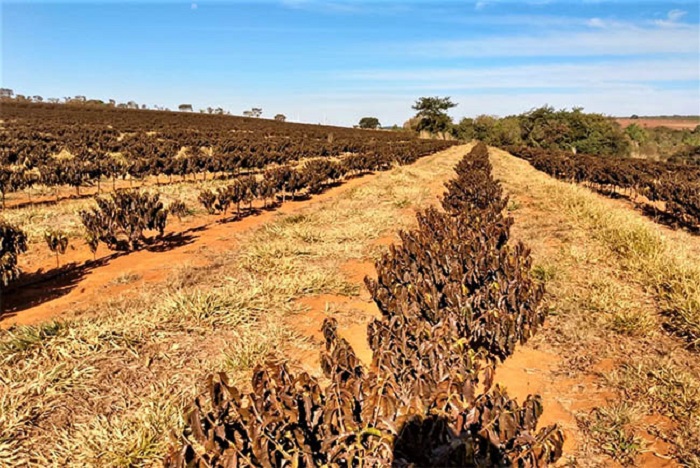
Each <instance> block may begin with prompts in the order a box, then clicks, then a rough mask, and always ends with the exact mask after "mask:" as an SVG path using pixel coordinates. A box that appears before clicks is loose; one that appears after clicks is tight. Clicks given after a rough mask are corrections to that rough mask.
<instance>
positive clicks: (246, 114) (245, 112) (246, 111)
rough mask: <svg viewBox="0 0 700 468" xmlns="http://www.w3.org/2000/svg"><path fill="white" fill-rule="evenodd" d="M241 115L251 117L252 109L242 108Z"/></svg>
mask: <svg viewBox="0 0 700 468" xmlns="http://www.w3.org/2000/svg"><path fill="white" fill-rule="evenodd" d="M243 117H253V111H250V110H244V111H243Z"/></svg>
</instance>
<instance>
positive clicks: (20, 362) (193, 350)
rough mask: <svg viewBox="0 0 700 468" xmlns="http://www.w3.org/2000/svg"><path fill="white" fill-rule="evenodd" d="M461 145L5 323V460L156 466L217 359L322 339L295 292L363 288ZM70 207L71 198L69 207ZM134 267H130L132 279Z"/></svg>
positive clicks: (0, 342) (237, 369)
mask: <svg viewBox="0 0 700 468" xmlns="http://www.w3.org/2000/svg"><path fill="white" fill-rule="evenodd" d="M464 152H465V149H464V148H455V149H452V150H450V151H448V152H444V153H442V154H440V155H438V156H432V157H429V158H425V159H423V160H421V161H419V162H418V163H416V164H415V165H413V166H410V167H402V168H397V169H395V170H393V171H390V172H387V173H382V174H380V175H378V176H377V177H376V178H374V179H372V180H370V181H368V182H367V183H365V184H364V185H362V186H358V187H356V188H354V189H352V190H346V191H344V192H342V193H341V194H340V195H339V196H337V197H336V198H334V199H330V200H327V201H326V202H323V203H319V204H316V205H311V206H310V207H308V208H307V209H305V210H303V211H302V212H300V213H296V214H290V215H278V216H277V218H276V219H275V220H274V221H273V222H271V223H269V224H267V225H264V226H263V227H262V228H260V229H257V230H255V231H249V232H245V233H241V234H237V235H236V239H235V242H232V245H236V246H237V250H235V251H229V252H226V253H224V254H220V255H218V256H217V257H216V259H215V261H212V263H210V264H209V265H206V266H198V267H194V266H191V265H182V266H180V268H178V269H176V270H174V271H173V273H172V274H171V277H170V278H169V279H168V281H166V282H165V284H164V285H149V284H138V283H136V284H134V283H130V284H132V287H133V288H134V289H135V290H136V292H135V294H132V295H130V296H129V298H127V299H110V300H106V301H105V302H104V303H102V304H99V305H95V306H94V307H92V308H91V310H89V311H84V312H83V313H82V314H77V315H76V318H73V319H70V320H64V321H61V322H58V323H56V324H45V325H40V326H35V327H22V328H15V329H12V330H10V331H5V332H0V434H1V435H0V460H3V463H4V464H6V465H9V466H41V467H45V466H61V467H64V466H100V467H102V466H147V465H151V464H153V463H157V462H158V461H159V460H160V459H161V458H162V457H163V455H164V453H165V450H166V449H167V447H168V445H169V443H170V442H171V440H172V439H171V437H172V436H173V434H176V433H177V432H179V431H180V430H181V428H182V425H183V414H184V411H185V408H186V405H187V404H189V403H190V402H191V401H192V399H193V397H194V395H195V394H197V393H199V392H201V391H202V390H203V388H202V385H203V384H204V378H205V376H206V374H208V373H209V372H211V371H217V370H225V371H227V372H230V373H231V374H232V377H233V378H234V380H237V381H240V382H242V381H244V380H245V377H246V376H247V375H248V373H249V372H250V367H251V366H253V365H254V364H256V363H258V362H261V361H262V360H264V359H266V357H267V356H268V355H270V354H271V355H272V356H273V357H276V358H289V356H293V355H294V353H295V352H297V351H300V350H301V351H303V350H305V349H309V346H308V343H307V340H306V338H305V337H304V336H300V334H299V333H298V331H296V330H294V329H291V328H289V327H288V326H287V325H285V323H287V322H288V321H285V320H284V319H285V317H289V316H291V315H292V314H295V313H301V309H300V308H299V307H298V306H296V305H295V304H296V303H295V300H296V299H298V298H300V297H303V296H306V295H315V294H343V295H355V294H357V293H358V291H359V286H358V285H357V284H350V283H348V282H347V280H346V279H345V277H344V275H343V274H342V272H341V270H340V267H341V265H342V264H344V263H345V262H347V261H348V260H351V259H359V258H361V257H363V256H364V255H366V254H367V252H368V251H369V250H371V244H372V241H374V240H375V239H376V238H378V237H380V236H381V235H383V234H385V233H386V232H387V231H393V230H395V229H397V228H400V227H405V226H407V225H409V224H411V223H413V222H414V221H413V215H412V214H411V213H410V212H408V210H406V208H407V207H418V206H422V205H425V204H426V203H427V202H429V201H431V199H430V190H428V189H426V187H427V186H430V185H431V184H436V183H439V182H437V181H438V180H439V179H442V180H445V179H447V178H448V177H450V176H451V168H452V167H453V165H454V164H456V162H457V161H458V160H459V158H460V157H461V156H462V155H463V154H464ZM64 205H66V206H68V205H70V202H67V203H64V204H61V205H60V206H64ZM131 280H133V278H128V275H126V276H125V278H124V281H127V282H128V281H131Z"/></svg>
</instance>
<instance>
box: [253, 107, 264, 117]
mask: <svg viewBox="0 0 700 468" xmlns="http://www.w3.org/2000/svg"><path fill="white" fill-rule="evenodd" d="M250 111H251V112H252V113H253V117H255V118H258V117H260V116H261V115H262V112H263V110H262V107H253V108H252V109H251V110H250Z"/></svg>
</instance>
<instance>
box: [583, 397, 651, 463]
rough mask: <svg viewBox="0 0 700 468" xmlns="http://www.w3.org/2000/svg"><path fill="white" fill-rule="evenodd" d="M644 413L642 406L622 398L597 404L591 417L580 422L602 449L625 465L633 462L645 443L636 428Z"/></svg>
mask: <svg viewBox="0 0 700 468" xmlns="http://www.w3.org/2000/svg"><path fill="white" fill-rule="evenodd" d="M641 415H642V411H641V409H640V408H638V407H636V406H633V405H630V404H629V403H627V402H625V401H622V402H616V403H610V404H609V405H606V406H603V407H600V408H596V409H595V410H594V411H593V412H592V414H591V415H590V417H587V418H585V419H582V422H581V424H582V425H584V426H585V427H586V429H587V430H588V431H589V432H590V433H591V434H592V436H593V439H594V440H595V441H596V442H597V444H598V446H599V447H600V450H601V451H603V452H605V453H606V454H608V455H610V457H612V458H613V459H614V460H616V461H618V462H620V463H622V464H624V465H627V466H632V465H634V461H635V458H636V457H637V456H638V455H639V454H640V453H641V452H642V450H643V449H644V446H645V444H644V441H643V440H642V438H641V437H639V436H638V435H636V434H635V430H634V428H633V427H634V426H635V425H636V424H638V423H639V421H640V419H641Z"/></svg>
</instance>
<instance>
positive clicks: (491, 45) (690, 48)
mask: <svg viewBox="0 0 700 468" xmlns="http://www.w3.org/2000/svg"><path fill="white" fill-rule="evenodd" d="M589 26H590V27H591V28H590V29H589V30H580V31H577V32H568V31H562V30H554V31H552V30H550V31H547V32H544V33H537V34H535V33H533V34H527V35H510V36H504V35H498V36H484V37H480V38H470V39H464V40H444V41H429V42H422V43H418V44H414V45H410V46H409V47H408V48H406V46H405V44H404V45H403V49H404V50H412V51H413V52H414V53H415V54H418V55H424V56H433V57H435V56H440V57H452V58H456V57H558V56H568V57H574V56H576V57H581V56H606V55H607V56H619V55H638V54H660V53H675V54H683V53H684V54H691V53H696V54H697V53H698V50H699V47H700V46H699V45H698V34H699V31H698V26H697V25H678V27H675V28H673V29H669V28H661V27H638V26H633V25H622V24H618V25H616V26H615V27H611V25H610V24H609V23H606V22H604V21H603V20H599V19H593V20H590V21H589Z"/></svg>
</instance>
